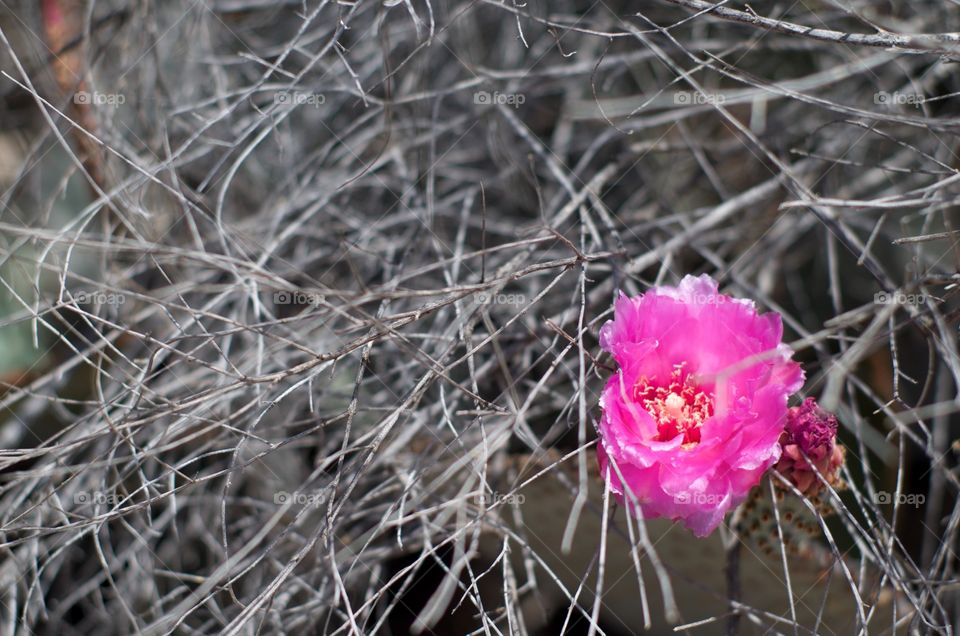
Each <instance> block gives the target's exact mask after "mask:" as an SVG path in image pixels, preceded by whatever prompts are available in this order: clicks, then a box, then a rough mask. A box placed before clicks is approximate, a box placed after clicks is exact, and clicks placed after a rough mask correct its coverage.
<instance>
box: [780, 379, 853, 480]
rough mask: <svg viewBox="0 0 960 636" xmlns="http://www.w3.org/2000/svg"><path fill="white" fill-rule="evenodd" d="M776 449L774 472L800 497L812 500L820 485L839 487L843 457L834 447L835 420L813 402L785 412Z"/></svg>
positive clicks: (841, 450) (838, 448)
mask: <svg viewBox="0 0 960 636" xmlns="http://www.w3.org/2000/svg"><path fill="white" fill-rule="evenodd" d="M780 445H781V447H782V448H783V453H782V454H781V457H780V461H778V462H777V465H776V469H777V471H778V472H779V473H780V474H781V475H783V476H784V477H786V478H787V479H788V480H790V482H791V483H792V484H793V485H795V486H796V487H797V490H799V491H800V492H802V493H803V494H804V495H806V496H808V497H813V496H815V495H816V494H818V493H819V492H820V491H821V490H823V487H824V482H826V483H828V484H830V485H831V486H835V485H837V484H838V483H840V468H841V467H842V466H843V461H844V457H845V454H844V450H843V447H842V446H840V445H838V444H837V417H836V416H835V415H833V414H832V413H829V412H827V411H824V410H823V409H822V408H820V407H819V406H818V405H817V401H816V400H814V399H813V398H807V399H806V400H804V401H803V403H802V404H801V405H800V406H794V407H793V408H791V409H789V411H788V412H787V426H786V429H785V430H784V431H783V434H782V435H781V436H780ZM804 456H806V457H804ZM817 473H819V474H820V477H822V478H823V480H822V481H821V479H820V477H818V476H817Z"/></svg>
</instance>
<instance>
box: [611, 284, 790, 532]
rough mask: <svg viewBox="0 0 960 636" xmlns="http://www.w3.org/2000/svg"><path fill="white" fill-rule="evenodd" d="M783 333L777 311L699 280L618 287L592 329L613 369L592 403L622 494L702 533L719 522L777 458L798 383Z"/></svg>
mask: <svg viewBox="0 0 960 636" xmlns="http://www.w3.org/2000/svg"><path fill="white" fill-rule="evenodd" d="M782 333H783V326H782V324H781V323H780V316H779V314H776V313H767V314H762V315H761V314H758V313H757V310H756V308H755V307H754V305H753V302H751V301H749V300H743V299H737V298H731V297H730V296H725V295H723V294H720V293H718V291H717V283H716V281H714V280H713V279H712V278H710V277H709V276H707V275H703V276H700V277H693V276H686V277H684V279H683V280H682V281H681V282H680V285H679V286H677V287H666V286H664V287H656V288H654V289H652V290H650V291H649V292H647V293H646V294H643V295H641V296H638V297H636V298H628V297H626V296H624V295H622V294H621V296H620V298H619V299H618V300H617V302H616V305H615V316H614V319H613V320H611V321H609V322H607V323H606V324H605V325H604V326H603V328H602V329H601V330H600V345H601V346H602V347H603V348H604V349H605V350H607V351H609V352H610V353H611V354H612V355H613V357H614V359H615V360H616V361H617V364H618V365H619V367H620V368H619V369H618V370H617V372H616V373H615V374H614V375H613V376H612V377H611V378H610V380H609V381H608V382H607V385H606V387H605V388H604V390H603V395H602V397H601V398H600V406H601V408H602V409H603V417H602V418H601V420H600V444H599V445H598V447H597V455H598V460H599V462H600V472H601V474H603V475H605V476H607V478H608V479H609V480H610V488H611V490H612V492H613V493H614V494H615V495H616V497H617V499H618V500H620V501H621V502H622V503H623V502H626V505H627V507H628V509H631V508H632V504H631V501H632V500H631V499H630V498H629V497H624V485H626V487H627V488H629V489H630V491H631V492H632V493H633V495H634V497H636V499H637V500H638V501H639V502H640V505H641V508H642V511H643V514H644V516H646V517H669V518H671V519H674V520H679V521H682V522H683V523H684V525H685V526H687V527H688V528H689V529H690V530H692V531H693V532H694V533H695V534H696V535H698V536H701V537H703V536H706V535H708V534H710V533H711V532H712V531H713V530H714V529H715V528H716V527H717V526H718V525H720V522H721V521H722V520H723V516H724V514H726V513H727V511H729V510H730V509H732V508H734V507H735V506H737V505H738V504H739V503H740V502H741V501H743V500H744V498H745V497H746V496H747V493H748V492H749V490H750V488H752V487H753V486H755V485H756V484H757V483H758V482H759V481H760V478H761V476H762V475H763V474H764V473H765V472H766V471H767V469H768V468H770V466H772V465H773V464H775V463H776V462H777V460H778V459H780V444H779V439H780V434H781V433H782V432H783V430H784V423H785V418H786V414H787V396H789V395H790V394H791V393H793V392H794V391H796V390H798V389H799V388H800V386H801V385H802V384H803V371H802V370H801V369H800V366H799V365H798V364H797V363H796V362H793V361H791V359H790V358H791V355H792V353H793V352H792V351H791V349H790V348H789V347H788V346H787V345H785V344H783V343H782V342H781V341H780V339H781V336H782ZM610 460H614V461H615V462H616V465H617V468H618V469H619V471H620V474H621V475H622V476H623V480H622V481H621V479H620V477H619V476H618V475H617V471H616V470H615V469H614V467H613V466H612V465H611V461H610ZM623 482H625V484H624V483H623Z"/></svg>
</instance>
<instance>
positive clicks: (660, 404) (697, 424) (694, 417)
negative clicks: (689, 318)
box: [633, 362, 713, 449]
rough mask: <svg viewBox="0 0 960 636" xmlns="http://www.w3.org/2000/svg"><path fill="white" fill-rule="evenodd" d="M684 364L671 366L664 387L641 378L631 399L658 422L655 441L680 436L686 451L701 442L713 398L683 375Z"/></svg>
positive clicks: (688, 375)
mask: <svg viewBox="0 0 960 636" xmlns="http://www.w3.org/2000/svg"><path fill="white" fill-rule="evenodd" d="M685 364H686V363H683V362H681V363H680V364H678V365H675V366H674V369H673V372H672V373H671V374H670V381H669V383H668V384H667V385H666V386H663V385H661V384H656V383H653V382H651V381H650V380H649V379H648V378H647V376H640V379H639V380H637V383H636V384H635V385H634V387H633V398H634V399H635V400H636V401H637V402H639V403H640V404H642V405H643V408H644V409H645V410H646V411H647V413H649V414H650V415H652V416H653V419H654V421H655V422H656V423H657V435H656V437H655V438H654V439H655V440H656V441H658V442H666V441H669V440H671V439H673V438H675V437H676V436H677V435H680V434H683V447H684V448H686V449H689V448H692V447H694V446H696V445H697V444H698V443H700V428H701V427H702V426H703V423H704V422H705V421H706V420H707V418H708V417H710V416H711V415H713V398H711V397H710V396H709V395H708V394H707V393H706V392H704V391H703V390H702V389H700V388H699V387H698V386H697V385H696V384H695V383H694V382H693V379H692V378H691V377H690V374H685V373H684V372H683V367H684V366H685Z"/></svg>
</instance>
